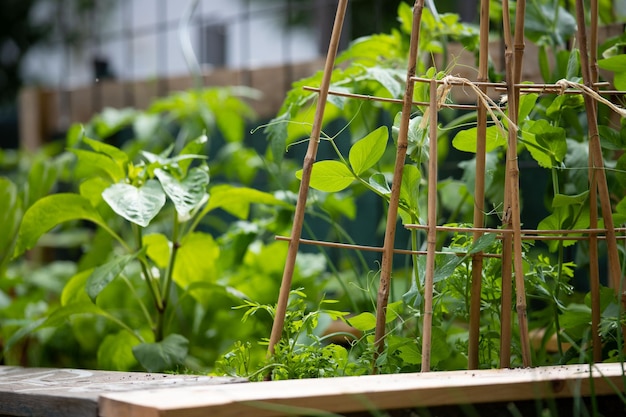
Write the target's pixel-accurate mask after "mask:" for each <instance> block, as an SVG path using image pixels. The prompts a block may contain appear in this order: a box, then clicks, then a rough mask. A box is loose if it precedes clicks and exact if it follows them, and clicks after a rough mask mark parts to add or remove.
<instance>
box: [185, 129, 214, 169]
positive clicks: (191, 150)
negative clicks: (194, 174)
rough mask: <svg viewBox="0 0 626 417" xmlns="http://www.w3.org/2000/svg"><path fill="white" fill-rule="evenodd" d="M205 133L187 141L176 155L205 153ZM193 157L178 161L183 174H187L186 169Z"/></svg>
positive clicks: (206, 139)
mask: <svg viewBox="0 0 626 417" xmlns="http://www.w3.org/2000/svg"><path fill="white" fill-rule="evenodd" d="M208 140H209V139H208V138H207V136H206V135H202V136H200V137H199V138H197V139H195V140H192V141H191V142H189V143H187V144H186V145H185V146H184V147H183V149H182V150H181V151H180V153H179V154H178V155H204V154H205V153H206V146H207V142H208ZM192 161H193V159H183V160H181V161H179V162H178V166H179V167H180V169H181V171H182V173H183V176H187V170H188V169H189V165H190V164H191V162H192Z"/></svg>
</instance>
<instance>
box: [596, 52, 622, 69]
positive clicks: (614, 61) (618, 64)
mask: <svg viewBox="0 0 626 417" xmlns="http://www.w3.org/2000/svg"><path fill="white" fill-rule="evenodd" d="M598 66H599V67H600V68H601V69H603V70H607V71H612V72H624V71H626V54H621V55H615V56H612V57H610V58H605V59H600V60H598Z"/></svg>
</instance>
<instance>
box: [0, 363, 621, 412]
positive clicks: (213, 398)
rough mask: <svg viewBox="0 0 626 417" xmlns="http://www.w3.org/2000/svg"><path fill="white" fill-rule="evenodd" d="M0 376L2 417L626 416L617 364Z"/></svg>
mask: <svg viewBox="0 0 626 417" xmlns="http://www.w3.org/2000/svg"><path fill="white" fill-rule="evenodd" d="M0 376H1V379H0V381H1V382H0V416H2V417H7V416H41V417H54V416H64V417H72V416H81V417H89V416H101V417H118V416H128V417H151V416H164V417H165V416H171V417H175V416H185V417H195V416H198V417H199V416H248V415H254V416H280V415H331V413H334V415H336V414H340V415H354V416H357V415H368V416H369V415H376V414H375V413H376V412H381V411H383V410H384V411H385V412H386V413H387V414H388V415H393V416H396V415H397V416H401V415H402V416H404V415H406V416H408V415H422V414H419V412H420V411H419V410H421V411H422V412H423V413H426V411H424V410H429V411H428V413H426V414H424V415H439V416H457V415H459V416H462V415H481V416H483V415H515V414H513V412H514V410H517V411H520V410H521V411H523V414H522V415H525V416H526V415H532V413H533V411H537V410H539V412H541V410H544V409H550V407H556V409H557V410H559V411H562V413H559V414H558V415H572V408H571V407H575V406H576V403H577V402H583V403H586V405H587V407H589V408H588V409H590V407H591V405H590V403H591V399H592V398H594V399H596V400H597V402H598V404H599V405H598V407H599V409H600V410H601V411H602V412H603V413H604V415H619V414H621V413H624V412H625V409H624V407H625V405H624V403H623V402H621V401H620V400H619V398H618V395H617V394H618V393H623V392H624V375H623V367H622V365H621V364H618V363H613V364H598V365H591V366H589V365H566V366H549V367H540V368H528V369H498V370H474V371H449V372H432V373H419V374H415V373H411V374H397V375H369V376H360V377H343V378H332V379H314V380H312V379H302V380H289V381H268V382H250V383H237V382H242V380H239V379H235V378H215V377H206V376H193V375H169V374H145V373H128V372H108V371H88V370H77V369H42V368H39V369H25V368H19V367H0ZM557 400H558V401H557ZM472 410H473V411H472ZM411 413H413V414H411ZM429 413H430V414H429ZM433 413H434V414H433ZM476 413H478V414H476ZM528 413H530V414H528ZM607 413H608V414H607Z"/></svg>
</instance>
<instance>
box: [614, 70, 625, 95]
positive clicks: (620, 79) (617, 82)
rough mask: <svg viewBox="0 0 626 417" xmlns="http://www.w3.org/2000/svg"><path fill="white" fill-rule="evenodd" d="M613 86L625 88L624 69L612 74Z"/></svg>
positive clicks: (620, 88)
mask: <svg viewBox="0 0 626 417" xmlns="http://www.w3.org/2000/svg"><path fill="white" fill-rule="evenodd" d="M613 86H614V87H615V88H616V89H618V90H620V91H624V90H626V71H623V72H616V73H615V75H614V76H613Z"/></svg>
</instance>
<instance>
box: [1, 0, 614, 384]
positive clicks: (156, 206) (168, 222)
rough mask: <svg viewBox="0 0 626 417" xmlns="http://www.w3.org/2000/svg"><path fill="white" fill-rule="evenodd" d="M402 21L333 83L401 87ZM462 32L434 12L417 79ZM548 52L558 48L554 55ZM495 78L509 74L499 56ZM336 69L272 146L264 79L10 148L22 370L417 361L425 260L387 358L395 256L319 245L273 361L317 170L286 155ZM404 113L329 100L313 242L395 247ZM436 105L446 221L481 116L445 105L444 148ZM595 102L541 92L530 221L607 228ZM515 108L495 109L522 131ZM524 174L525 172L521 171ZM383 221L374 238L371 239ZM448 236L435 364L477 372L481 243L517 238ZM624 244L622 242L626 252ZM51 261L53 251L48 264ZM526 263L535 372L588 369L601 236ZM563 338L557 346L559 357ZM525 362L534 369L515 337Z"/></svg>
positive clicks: (10, 250)
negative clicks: (552, 344)
mask: <svg viewBox="0 0 626 417" xmlns="http://www.w3.org/2000/svg"><path fill="white" fill-rule="evenodd" d="M533 4H534V5H535V7H540V8H542V9H541V10H544V11H546V13H548V12H550V13H555V15H558V20H554V22H556V23H555V25H556V26H550V25H544V24H541V22H540V18H543V17H544V16H545V15H546V13H534V14H533V13H529V15H528V17H527V19H528V23H527V24H528V25H529V27H531V28H532V31H531V32H532V37H531V39H532V40H533V41H534V42H536V43H537V44H538V45H539V47H540V48H539V50H540V54H539V64H540V67H541V74H542V76H543V77H544V81H545V82H547V83H553V82H556V81H558V80H561V79H567V80H569V81H571V82H574V83H578V82H580V80H581V78H580V57H579V52H578V51H577V50H576V49H571V50H568V49H565V48H564V45H566V44H567V41H568V39H569V38H570V37H571V36H572V34H573V31H572V30H570V29H571V27H570V26H568V25H566V23H567V22H569V21H570V19H573V18H572V16H571V15H570V14H569V13H568V12H567V11H566V10H565V9H564V8H563V7H560V6H559V7H557V8H555V7H554V3H553V2H549V4H548V2H540V1H539V0H537V1H536V2H533ZM556 11H558V14H557V13H556ZM398 18H399V26H398V27H397V28H396V29H394V30H392V31H391V33H388V34H376V35H372V36H368V37H365V38H361V39H358V40H356V41H354V42H353V43H352V44H351V46H350V47H349V49H347V50H346V51H344V52H343V53H342V54H341V56H340V57H339V62H340V63H341V64H342V65H341V66H340V67H339V68H338V69H336V70H335V71H334V73H333V77H332V87H331V89H332V90H333V91H336V92H342V93H346V94H361V95H375V96H379V97H387V98H390V99H398V98H401V96H402V93H403V82H404V81H403V80H404V77H405V67H406V57H407V55H408V37H409V34H410V28H411V19H412V14H411V10H410V7H409V6H408V5H407V4H405V3H402V4H401V5H400V7H399V9H398ZM533 19H534V20H533ZM555 27H557V28H559V30H558V31H555V30H553V29H554V28H555ZM542 28H543V29H542ZM451 41H456V42H460V43H462V44H463V45H464V46H465V47H466V48H467V49H468V50H469V51H472V52H475V50H476V47H477V44H478V34H477V31H476V29H475V28H474V27H472V26H468V25H465V24H462V23H461V22H459V20H458V17H457V16H456V15H454V14H439V15H435V14H433V13H431V12H430V11H429V10H424V15H423V22H422V36H421V38H420V52H421V54H422V55H421V56H420V59H419V60H418V62H419V63H420V65H419V68H418V69H417V73H418V74H420V75H421V76H422V77H424V78H433V77H434V78H437V79H442V78H444V77H445V76H447V75H448V74H454V73H455V67H454V65H455V62H454V61H452V62H447V63H444V65H443V67H441V68H435V67H434V66H431V64H432V61H431V60H430V59H429V58H430V56H431V55H434V54H440V53H442V52H444V51H445V50H446V48H447V42H451ZM625 43H626V39H625V38H624V36H621V37H619V38H615V39H611V40H608V41H607V42H606V43H605V44H603V45H601V48H600V53H601V54H603V59H602V60H600V62H599V65H600V67H601V68H603V69H605V70H607V71H612V72H613V73H614V75H615V86H616V87H617V88H619V89H624V88H625V87H626V86H625V85H624V74H626V73H625V72H624V68H626V65H622V63H623V61H624V60H625V58H626V55H624V54H620V53H619V52H620V51H621V49H620V48H622V47H623V46H624V44H625ZM551 50H555V51H556V52H555V55H554V57H555V60H554V62H552V63H551V62H549V60H548V51H551ZM491 76H492V79H500V78H501V77H502V74H499V73H497V71H496V70H495V68H492V71H491ZM321 77H322V75H321V74H315V75H313V76H312V77H310V78H307V79H304V80H301V81H299V82H297V83H295V84H294V88H293V89H292V90H291V92H290V93H289V94H288V96H287V97H286V99H285V102H284V104H283V106H282V109H281V110H280V112H279V114H278V115H277V117H276V118H274V119H273V120H271V121H269V123H267V124H264V125H263V126H262V127H261V128H257V129H254V130H253V137H254V138H259V137H260V136H261V132H263V133H265V134H266V136H267V139H268V142H267V147H261V146H258V144H256V143H255V144H252V145H255V146H252V145H251V143H250V142H249V140H246V139H245V136H246V135H245V130H246V129H247V128H248V127H249V126H250V125H251V119H252V117H253V115H252V113H251V110H250V108H249V107H248V106H247V105H246V104H245V100H243V98H245V99H250V98H254V92H252V91H248V90H245V89H244V90H242V89H208V90H201V91H190V92H185V93H180V94H178V95H174V96H172V97H169V98H166V99H162V100H159V101H157V102H155V103H154V104H153V106H152V107H151V108H150V109H148V110H147V111H137V110H131V109H127V110H112V109H108V110H106V111H104V112H103V113H101V114H99V115H97V116H96V117H94V119H93V120H92V121H91V122H90V123H89V124H87V125H85V126H74V127H72V129H71V130H70V132H68V136H67V140H66V143H64V144H63V145H58V144H53V145H51V146H50V147H49V148H47V149H44V150H42V153H41V154H40V155H36V156H26V155H18V156H16V155H11V154H8V153H5V154H3V155H2V162H3V169H4V171H5V172H6V177H3V178H2V179H1V181H0V194H2V195H0V213H1V216H2V217H0V224H1V225H2V229H3V230H4V231H6V233H4V234H3V235H2V236H0V320H1V321H0V323H1V326H2V327H1V328H0V342H2V343H3V344H4V346H3V348H4V361H5V363H7V364H19V363H22V364H27V365H54V366H78V367H92V368H105V369H118V370H134V369H146V370H149V371H191V372H213V373H217V374H230V375H240V376H247V377H250V378H251V379H263V378H264V377H266V375H270V376H271V377H272V378H274V379H284V378H304V377H330V376H338V375H362V374H365V373H369V372H370V371H371V368H372V361H374V360H375V361H376V366H377V369H378V370H379V371H380V372H386V373H397V372H414V371H418V370H420V365H421V349H422V341H421V337H422V332H423V329H422V320H423V314H424V311H423V310H424V302H423V287H424V274H425V272H424V271H425V269H426V267H425V257H424V256H418V255H410V256H398V258H397V259H398V261H397V262H395V265H396V268H395V270H394V278H393V283H392V291H391V300H390V303H389V306H388V314H387V323H386V324H387V329H386V330H387V331H386V334H387V338H386V344H385V349H384V352H383V353H382V354H380V355H377V354H376V353H375V352H374V350H375V349H374V328H375V324H376V318H375V313H376V312H375V305H376V300H375V298H376V288H377V281H378V275H379V272H380V271H378V270H377V268H378V264H377V262H376V260H374V261H372V260H371V259H372V258H368V257H366V255H365V254H364V253H362V252H360V251H353V250H348V249H345V250H344V249H342V250H337V249H334V248H324V247H316V248H314V249H313V250H304V248H303V252H302V253H301V254H299V256H298V259H297V267H296V272H295V278H294V290H293V291H292V294H291V299H290V308H289V311H288V315H287V319H286V326H285V329H284V333H283V338H282V340H281V341H280V342H279V344H278V345H277V346H276V349H275V354H274V355H273V356H272V357H269V358H268V357H266V354H265V352H266V350H267V336H269V332H270V326H271V323H272V319H273V317H274V314H275V307H274V304H275V302H276V297H277V294H278V287H279V285H280V279H281V276H282V270H283V266H284V263H285V259H286V253H287V244H286V243H285V242H281V241H275V240H274V237H275V236H277V235H281V236H285V235H288V234H289V233H290V228H291V216H292V211H293V206H294V204H295V203H294V202H295V192H296V190H297V187H298V178H299V177H300V175H301V173H300V172H299V171H298V167H299V166H301V164H300V161H298V160H297V158H295V159H294V158H286V155H285V150H287V151H288V152H287V156H291V155H292V154H293V153H296V154H298V153H299V152H300V150H301V149H300V148H302V146H303V143H304V142H306V138H307V135H308V134H309V133H310V126H311V123H312V120H313V114H314V111H313V107H314V105H315V101H316V97H317V96H316V94H315V93H314V92H311V91H308V90H303V89H302V87H303V86H312V87H317V86H319V84H320V82H321ZM423 87H424V86H423V85H421V84H418V85H417V87H416V90H415V97H414V98H415V101H418V102H420V101H428V100H429V94H428V90H427V88H423ZM399 111H400V104H398V103H397V102H394V101H392V100H390V101H388V102H384V103H381V102H376V101H372V100H354V99H349V98H347V97H344V96H334V95H333V96H330V97H329V106H328V108H327V111H326V113H325V119H324V137H323V141H322V143H321V144H320V149H321V153H322V154H323V155H324V156H323V158H321V160H320V161H318V162H316V163H315V165H314V169H313V176H312V179H311V187H312V189H313V190H312V193H311V195H310V201H309V204H308V207H307V222H306V224H305V226H304V230H305V236H304V237H307V238H310V239H315V240H329V241H335V242H341V243H345V244H354V243H359V244H372V245H375V244H379V242H378V240H379V239H380V237H381V230H380V229H381V227H380V222H381V220H380V217H376V216H374V215H372V212H373V211H375V210H378V211H381V209H382V208H385V207H386V204H387V202H388V199H389V195H390V182H391V172H392V169H393V166H392V165H393V156H394V141H395V140H396V139H397V132H398V126H399V121H400V117H399ZM503 111H506V109H505V108H503ZM424 113H425V108H424V107H421V106H417V107H416V108H415V113H414V114H413V115H412V118H411V122H410V126H409V148H408V158H407V161H406V165H405V166H404V173H403V180H402V187H401V202H400V212H399V215H400V216H399V217H400V219H401V222H402V224H403V225H406V224H424V218H425V214H426V193H427V183H426V180H425V179H426V178H427V172H426V169H427V165H428V161H429V159H430V158H438V160H439V161H446V160H448V161H449V160H453V159H452V158H454V159H455V160H457V162H456V163H455V166H454V169H455V170H456V174H455V176H452V175H450V176H447V177H444V178H442V179H441V180H440V181H439V183H438V185H437V193H438V197H439V201H440V205H439V213H438V219H439V221H440V224H443V225H449V226H462V225H470V224H471V222H472V215H473V209H474V198H473V184H474V182H475V177H474V174H475V172H474V168H473V167H474V163H473V158H474V154H475V153H476V143H475V142H476V123H477V122H476V114H475V113H472V112H469V113H462V112H455V111H453V110H450V109H446V110H442V111H441V112H440V118H439V122H440V126H438V132H439V136H438V138H437V140H438V146H437V148H438V153H437V155H433V154H432V153H431V152H430V150H431V147H430V143H429V137H428V135H427V123H426V121H427V117H424V116H425V115H424ZM582 113H584V103H583V98H582V96H579V95H557V94H542V95H539V94H526V95H523V96H522V98H521V101H520V110H519V119H518V120H519V122H518V125H519V128H520V135H519V138H518V139H519V144H520V147H519V155H518V156H519V159H520V161H524V164H525V165H524V166H525V167H530V168H529V169H532V172H533V177H534V179H535V180H534V183H533V184H531V186H532V188H529V187H526V188H524V187H523V190H522V193H523V198H524V201H533V204H534V205H533V206H531V205H528V206H524V210H525V212H524V215H525V216H526V217H524V219H523V221H524V223H525V227H526V226H528V227H536V228H537V229H540V230H567V229H584V228H587V227H589V226H590V224H589V218H590V215H589V210H590V201H589V200H590V198H589V194H590V193H589V184H588V173H587V168H588V165H589V162H588V160H589V155H588V146H587V121H586V118H584V117H582V116H581V114H582ZM503 114H504V113H502V114H499V115H497V116H498V120H499V122H500V123H502V124H503V125H504V127H505V128H506V125H507V122H506V119H505V118H504V117H503ZM598 120H600V121H601V126H600V132H601V136H602V146H603V153H604V155H603V156H604V158H605V161H604V163H605V166H606V167H608V168H609V169H607V171H606V173H607V177H608V181H609V189H610V190H611V191H612V195H611V198H612V209H613V219H614V221H615V223H616V224H618V225H619V224H624V223H626V199H625V198H624V193H623V189H624V187H625V186H626V176H625V174H624V172H625V170H624V166H626V165H625V164H626V154H624V152H623V151H624V149H626V122H624V119H623V118H621V119H619V120H617V121H616V120H615V119H611V118H610V117H609V110H608V109H607V108H606V107H604V106H600V108H599V118H598ZM492 122H494V123H491V122H490V126H489V127H488V128H487V150H488V154H487V160H486V163H487V172H488V178H487V182H486V192H485V195H486V200H487V203H488V205H489V207H491V208H492V209H491V210H490V211H489V212H488V213H485V224H487V225H489V226H490V227H497V226H499V225H500V224H501V217H502V216H503V213H502V212H501V209H502V205H503V189H504V169H505V163H504V158H505V151H506V149H505V146H506V140H505V136H504V134H503V132H502V131H501V130H500V128H499V127H498V126H497V125H496V124H495V121H492ZM255 123H256V124H258V122H255ZM61 146H62V149H61ZM207 155H208V156H207ZM524 175H525V174H524V171H523V170H522V174H521V177H522V181H523V177H524ZM537 197H538V198H537ZM593 203H594V204H595V202H593ZM537 204H538V205H539V206H541V207H540V208H539V209H538V208H537ZM527 214H528V215H527ZM368 222H369V223H370V224H368ZM382 223H383V224H384V221H383V222H382ZM371 224H373V226H372V228H371V230H372V231H373V232H372V235H373V236H370V240H368V241H367V242H361V241H359V240H357V239H356V238H355V237H354V236H355V235H357V234H358V232H359V229H360V228H363V227H364V226H365V225H367V226H368V227H369V226H370V225H371ZM424 237H425V234H424V232H423V231H420V230H419V229H411V230H410V231H406V232H405V233H404V234H401V235H400V238H399V239H398V245H399V246H402V245H403V244H404V245H405V248H406V249H411V250H413V251H418V250H423V249H424V247H425V238H424ZM377 242H378V243H377ZM437 248H438V252H439V254H438V255H437V257H436V263H435V265H436V267H435V276H434V283H435V291H434V293H435V297H434V303H433V306H434V314H433V334H432V343H433V345H432V357H431V367H432V368H433V369H435V370H451V369H463V368H466V367H467V366H468V363H467V357H468V330H467V323H468V321H469V315H470V313H469V294H470V280H471V276H472V263H471V259H470V255H471V254H474V253H477V252H480V251H484V252H485V253H488V254H492V255H498V254H501V253H502V243H501V241H500V240H499V239H497V236H496V234H495V233H487V234H485V235H484V236H482V237H481V238H480V239H477V240H475V241H474V240H473V239H472V235H471V233H464V232H457V233H455V234H453V235H446V234H443V233H441V234H440V241H439V242H438V243H437ZM625 250H626V246H622V247H620V256H622V259H623V258H624V254H625ZM461 254H465V255H461ZM50 258H52V259H56V260H55V261H53V262H52V263H48V262H45V261H48V260H49V259H50ZM60 259H64V260H60ZM523 262H524V265H523V266H524V271H525V276H526V293H527V294H526V295H527V298H528V299H529V300H530V305H529V321H530V328H531V331H535V332H541V333H538V334H541V336H540V337H539V338H538V339H537V343H536V346H535V348H534V350H533V355H534V356H533V363H534V364H535V365H543V364H560V363H573V362H589V361H591V357H590V355H591V349H590V343H591V340H592V335H591V334H590V332H591V321H592V319H591V301H590V296H589V293H588V287H587V273H586V271H587V268H588V264H589V254H588V246H587V244H586V243H584V242H582V241H577V240H574V239H572V240H558V241H557V240H551V241H547V242H545V243H544V242H543V241H540V240H537V241H527V242H525V243H524V259H523ZM501 277H502V260H501V258H499V257H497V256H494V257H487V258H485V259H484V260H483V269H482V280H483V281H482V282H483V285H482V293H481V311H480V315H481V329H480V330H481V331H480V345H479V366H480V367H482V368H490V367H497V366H499V362H498V358H499V343H500V322H501V315H502V311H501V302H502V282H501V281H502V279H501ZM604 284H606V282H605V283H604ZM296 288H297V289H296ZM600 294H601V300H600V304H601V323H600V338H601V341H602V348H603V349H602V360H605V361H623V353H622V346H623V343H622V340H621V337H622V333H621V325H622V324H623V321H622V320H620V318H621V317H622V312H621V307H620V303H619V302H618V300H617V297H616V295H615V291H614V290H613V289H610V288H606V287H602V288H601V291H600ZM333 323H340V324H342V325H343V326H344V327H340V328H339V330H329V329H335V328H334V327H332V326H331V324H333ZM346 324H347V325H348V326H345V325H346ZM516 330H517V329H515V328H514V329H513V334H514V335H515V334H517V333H518V331H516ZM552 336H555V340H556V349H554V350H552V349H548V348H547V346H548V343H549V341H550V339H551V337H552ZM331 340H332V341H333V343H331ZM337 341H341V342H342V343H336V342H337ZM512 362H513V363H512V364H513V365H520V364H521V363H522V362H521V348H520V346H519V343H518V341H517V340H515V339H514V341H513V346H512Z"/></svg>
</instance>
